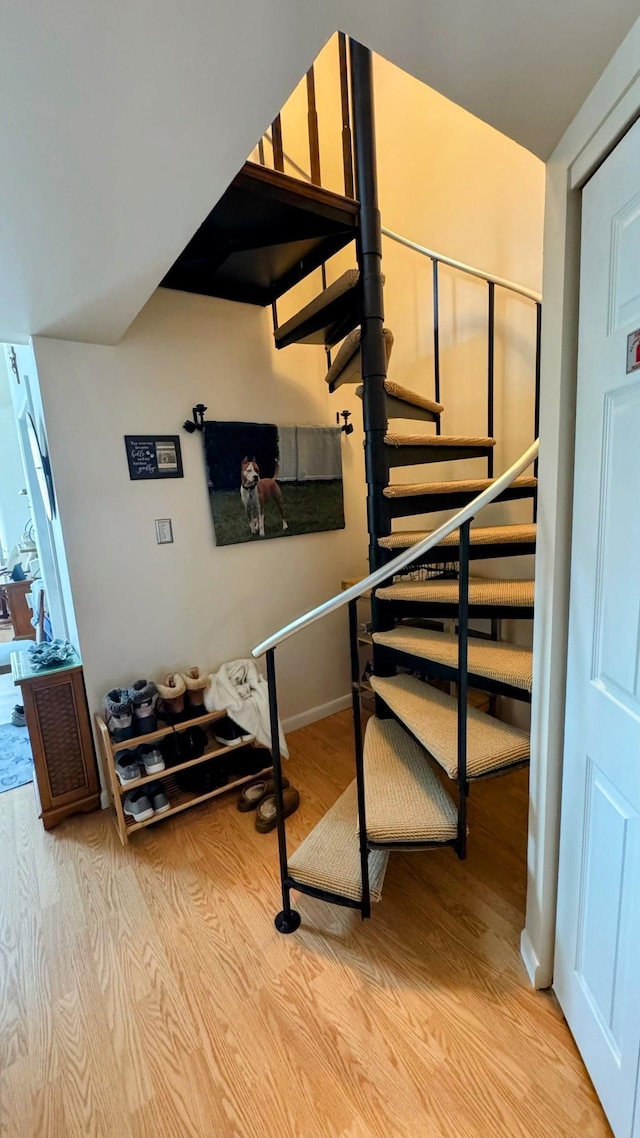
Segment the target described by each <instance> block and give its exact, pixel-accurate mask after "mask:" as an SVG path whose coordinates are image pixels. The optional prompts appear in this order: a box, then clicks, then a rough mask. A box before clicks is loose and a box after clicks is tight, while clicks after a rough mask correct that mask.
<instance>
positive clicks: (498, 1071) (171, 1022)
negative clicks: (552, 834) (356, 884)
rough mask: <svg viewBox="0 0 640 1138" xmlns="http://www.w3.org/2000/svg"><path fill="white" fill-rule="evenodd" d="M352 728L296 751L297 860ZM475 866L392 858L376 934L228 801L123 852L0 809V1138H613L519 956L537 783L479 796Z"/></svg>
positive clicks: (336, 729)
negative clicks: (283, 873) (299, 879)
mask: <svg viewBox="0 0 640 1138" xmlns="http://www.w3.org/2000/svg"><path fill="white" fill-rule="evenodd" d="M350 744H351V739H350V715H349V714H348V713H346V712H345V713H343V714H341V715H338V716H334V717H333V718H332V719H329V720H324V721H323V722H322V723H318V724H315V725H313V726H311V727H307V728H305V729H303V730H301V731H298V732H296V733H295V734H293V735H291V736H290V746H291V754H292V758H291V761H290V763H289V764H288V768H287V774H288V775H289V777H290V779H291V781H292V782H294V783H295V785H296V786H298V787H299V789H300V791H301V795H302V806H301V808H300V810H299V812H298V813H297V814H296V815H295V816H294V817H293V818H291V820H290V835H291V841H292V845H295V843H297V841H298V840H300V839H301V838H302V837H303V836H304V835H305V834H306V833H307V831H308V830H309V828H310V827H311V826H312V825H313V824H314V822H315V821H316V820H317V819H318V817H320V815H321V814H322V813H323V812H324V810H325V809H326V808H327V807H328V806H329V805H330V804H331V803H332V802H333V801H334V800H335V798H336V797H337V796H338V794H339V793H340V791H341V790H342V789H343V788H344V786H345V785H346V784H347V782H349V781H350V779H351V777H352V759H351V749H350ZM470 826H471V835H470V842H469V858H468V860H467V862H465V863H463V864H462V863H460V862H458V860H457V859H456V857H455V855H454V854H453V852H452V851H451V850H441V851H437V852H431V853H422V854H412V855H409V854H395V855H393V854H392V856H391V862H390V867H389V870H388V872H387V879H386V881H385V886H384V896H383V900H382V903H381V904H380V905H379V906H376V907H375V908H374V914H373V918H372V920H371V921H369V922H366V923H364V924H363V923H362V922H361V921H360V920H359V918H358V916H357V914H354V913H351V912H349V911H348V910H339V909H335V908H331V907H329V906H327V905H324V904H321V903H320V902H316V901H312V900H310V899H305V898H299V899H297V900H296V903H297V907H298V908H299V909H300V912H301V913H302V916H303V926H302V928H301V929H300V931H299V932H298V933H296V934H294V935H293V936H291V937H282V936H279V935H278V933H276V931H275V929H274V927H273V916H274V914H275V913H276V911H277V908H278V888H277V880H276V868H277V855H276V837H275V834H270V835H260V834H257V833H256V831H255V829H254V828H253V816H252V815H242V814H240V813H238V811H237V810H236V809H235V803H234V802H233V801H232V800H223V799H220V800H217V801H214V802H212V803H210V804H206V805H203V806H201V807H199V808H197V809H195V810H192V811H190V812H189V813H188V814H185V815H182V816H180V815H178V816H177V817H175V818H171V819H168V820H167V821H166V823H163V824H162V825H158V826H154V827H151V828H150V829H148V830H143V831H142V832H141V833H139V834H137V835H136V836H135V838H134V839H133V840H132V842H131V843H130V845H129V847H128V848H127V849H124V850H123V849H122V848H121V846H120V843H119V841H118V838H117V836H116V832H115V828H114V826H113V823H112V820H111V817H110V815H109V814H108V813H105V812H103V813H97V814H93V815H90V816H86V817H84V816H79V817H77V818H75V819H70V820H68V821H67V822H66V823H64V824H63V825H62V826H60V827H59V828H58V829H57V830H54V831H53V832H51V833H50V834H46V833H45V832H44V830H43V829H42V827H41V825H40V823H39V822H38V821H37V819H36V815H35V808H34V800H33V789H32V787H31V786H26V787H22V788H21V789H19V790H15V791H11V792H9V793H6V794H2V795H0V850H1V851H2V880H1V883H0V1072H1V1073H0V1133H1V1134H2V1136H3V1138H490V1136H491V1138H493V1136H494V1135H495V1136H496V1138H557V1136H558V1138H559V1136H561V1138H573V1136H575V1138H578V1136H579V1138H607V1136H608V1135H609V1134H610V1132H609V1129H608V1127H607V1124H606V1122H605V1120H604V1116H603V1114H602V1111H601V1109H600V1107H599V1105H598V1102H597V1100H596V1098H595V1095H594V1093H593V1090H592V1088H591V1084H590V1082H589V1080H588V1078H587V1075H586V1073H585V1070H584V1067H583V1066H582V1063H581V1061H580V1058H579V1056H578V1053H577V1051H576V1049H575V1046H574V1044H573V1041H572V1039H571V1036H570V1034H569V1031H568V1029H567V1027H566V1025H565V1023H564V1020H563V1018H562V1015H561V1014H560V1012H559V1009H558V1007H557V1004H556V1002H555V1000H554V998H553V996H552V995H550V994H540V993H535V992H533V991H532V990H531V989H530V988H529V986H528V982H527V980H526V977H525V973H524V969H523V966H522V962H521V960H520V956H519V952H518V940H519V934H520V929H521V927H522V923H523V912H524V890H525V875H526V870H525V857H524V850H525V828H526V774H523V773H517V774H513V775H511V776H509V777H508V778H503V779H499V780H495V781H493V782H488V783H486V784H485V785H480V786H477V787H473V789H472V796H471V803H470Z"/></svg>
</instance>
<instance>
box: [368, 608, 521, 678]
mask: <svg viewBox="0 0 640 1138" xmlns="http://www.w3.org/2000/svg"><path fill="white" fill-rule="evenodd" d="M373 641H374V643H375V644H380V645H381V646H382V647H384V648H394V649H396V650H397V651H398V652H406V653H407V654H408V655H410V656H418V657H419V658H420V659H421V660H433V661H435V663H437V664H445V665H446V666H447V667H450V668H457V666H458V637H457V636H454V635H452V634H451V633H448V632H435V631H432V630H431V629H428V628H411V627H410V626H409V625H406V624H405V625H398V627H397V628H393V629H391V631H390V632H374V634H373ZM532 660H533V654H532V652H531V649H530V648H521V647H520V646H519V645H517V644H505V643H504V642H500V643H498V644H497V643H494V642H493V641H491V640H478V639H476V638H475V637H473V636H471V637H469V672H471V673H473V674H474V675H476V676H485V677H486V678H487V679H488V680H497V681H498V683H503V684H510V685H511V687H514V688H522V690H523V691H528V692H530V691H531V671H532Z"/></svg>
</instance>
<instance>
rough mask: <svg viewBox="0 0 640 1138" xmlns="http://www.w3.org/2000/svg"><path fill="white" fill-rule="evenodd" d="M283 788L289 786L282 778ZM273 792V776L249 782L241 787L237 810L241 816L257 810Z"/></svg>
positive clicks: (286, 779)
mask: <svg viewBox="0 0 640 1138" xmlns="http://www.w3.org/2000/svg"><path fill="white" fill-rule="evenodd" d="M282 785H283V787H287V786H288V785H289V779H288V778H283V780H282ZM274 790H275V782H274V779H273V775H269V776H268V777H266V778H258V779H256V781H255V782H250V783H248V784H247V786H243V788H242V791H241V793H240V796H239V798H238V810H239V811H240V813H241V814H248V813H249V811H250V810H257V808H258V806H259V805H260V803H261V802H262V801H263V799H265V798H266V797H267V795H268V794H273V792H274Z"/></svg>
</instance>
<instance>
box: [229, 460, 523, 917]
mask: <svg viewBox="0 0 640 1138" xmlns="http://www.w3.org/2000/svg"><path fill="white" fill-rule="evenodd" d="M538 448H539V440H538V439H536V440H535V442H533V443H532V444H531V446H530V447H529V448H528V449H527V450H526V451H525V452H524V454H522V455H521V456H520V458H518V459H517V460H516V462H514V463H513V464H512V465H511V466H510V467H509V469H508V470H506V471H505V472H504V474H501V475H500V476H499V477H498V478H496V479H495V480H494V481H493V482H492V483H491V485H490V486H488V487H487V488H486V490H483V491H482V493H480V494H478V495H477V496H476V497H475V498H473V500H472V501H471V502H469V503H468V504H467V505H466V506H464V507H463V509H461V510H459V511H458V512H457V513H456V514H454V516H453V517H452V518H449V520H448V521H446V522H444V523H443V524H442V525H441V526H439V527H438V529H436V530H434V531H433V532H432V533H431V534H429V535H428V537H425V538H423V540H422V541H420V542H418V543H417V544H416V545H413V546H411V547H410V548H409V549H406V550H404V552H402V553H399V554H398V555H397V557H394V558H393V559H392V560H391V561H389V562H387V564H386V565H383V566H381V567H380V568H379V569H376V570H374V572H372V573H369V574H368V576H366V577H364V578H363V579H362V580H361V581H358V582H356V584H355V585H351V586H350V587H349V588H348V589H344V590H342V591H341V592H340V593H337V594H336V595H335V596H333V597H331V598H330V600H328V601H324V602H323V603H322V604H320V605H317V606H316V607H315V608H313V609H310V610H309V612H306V613H304V614H303V615H302V616H299V617H297V618H296V619H295V620H293V621H291V622H290V623H289V624H286V625H284V626H283V627H282V628H281V629H279V631H278V632H274V633H273V634H272V635H271V636H269V637H267V639H266V640H263V641H261V642H260V644H257V645H256V647H255V648H254V649H253V650H252V653H251V654H252V656H254V657H256V658H259V657H261V656H265V655H266V658H267V679H268V683H269V711H270V726H271V757H272V762H273V772H274V782H275V802H276V815H277V824H278V825H277V829H278V851H279V859H280V880H281V887H282V902H283V907H282V912H280V913H279V914H278V916H277V917H276V927H277V928H278V930H279V931H280V932H293V931H295V929H296V928H297V927H298V925H299V923H300V917H299V915H298V914H297V913H296V912H295V911H294V910H293V909H292V908H291V901H290V892H291V889H292V888H295V889H297V890H298V891H299V892H302V893H308V894H310V895H311V896H314V897H319V898H320V899H321V900H325V901H331V902H332V903H334V904H339V905H347V906H349V907H351V908H355V909H359V910H360V912H361V913H362V916H363V917H368V916H369V914H370V899H369V874H368V853H369V848H370V847H369V844H368V842H367V827H366V812H365V793H364V761H363V738H362V729H361V708H360V676H359V659H358V643H357V622H358V617H357V601H358V598H359V597H361V596H363V595H364V594H365V593H368V592H370V591H371V590H374V589H376V588H378V586H380V585H383V584H384V583H385V582H388V581H389V580H390V579H392V578H393V577H394V576H395V575H396V574H398V573H400V572H402V570H404V569H407V568H408V567H409V566H411V565H412V564H413V563H414V562H416V561H420V559H421V558H422V557H423V556H424V554H425V553H427V552H428V551H429V550H430V549H433V548H434V546H436V545H438V544H439V543H440V542H441V541H443V540H444V538H446V537H448V536H449V534H451V533H453V531H454V530H456V529H459V530H460V552H459V565H460V572H459V586H458V666H457V687H458V776H457V786H458V832H457V838H456V840H455V843H453V844H455V846H456V850H457V853H458V856H459V857H461V858H463V857H465V854H466V836H467V825H466V800H467V794H468V780H467V682H468V667H467V655H468V635H469V631H468V621H469V560H470V556H469V546H470V529H471V523H472V521H473V520H474V518H475V516H476V515H477V514H478V513H480V511H481V510H483V509H484V507H485V506H488V505H489V504H490V503H491V502H494V501H495V500H496V499H497V498H499V497H500V495H501V494H502V493H504V492H505V491H506V490H507V489H508V487H509V486H510V485H511V484H512V482H514V481H515V479H516V478H518V477H519V475H520V474H522V473H523V471H525V470H526V469H527V467H528V466H530V465H531V463H532V462H535V461H536V459H537V456H538ZM345 606H348V609H349V638H350V649H351V691H352V703H353V714H354V732H355V740H354V741H355V768H356V786H357V800H358V827H359V843H360V866H361V899H360V901H359V902H358V901H353V900H350V899H347V898H344V897H341V896H338V895H335V894H331V893H328V892H326V891H324V890H321V889H316V888H314V887H311V886H309V885H306V884H304V883H301V882H297V881H295V879H294V878H292V877H291V875H290V873H289V868H288V862H287V842H286V831H285V819H284V801H283V792H282V762H281V755H280V733H279V726H278V699H277V689H276V668H275V651H276V648H277V647H278V645H280V644H282V643H283V642H284V641H285V640H288V639H289V638H290V637H291V636H295V635H296V634H297V633H298V632H302V630H303V629H305V628H308V627H309V626H310V625H312V624H315V622H316V621H318V620H322V619H324V617H326V616H329V615H330V614H331V613H333V612H337V611H338V609H341V608H344V607H345Z"/></svg>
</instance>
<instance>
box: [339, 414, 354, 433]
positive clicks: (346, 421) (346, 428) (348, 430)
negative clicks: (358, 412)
mask: <svg viewBox="0 0 640 1138" xmlns="http://www.w3.org/2000/svg"><path fill="white" fill-rule="evenodd" d="M350 417H351V412H350V411H336V423H337V424H338V426H340V419H341V418H342V419H344V425H343V426H342V427H340V430H341V431H344V433H345V435H351V434H353V423H350V422H349V419H350Z"/></svg>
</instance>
